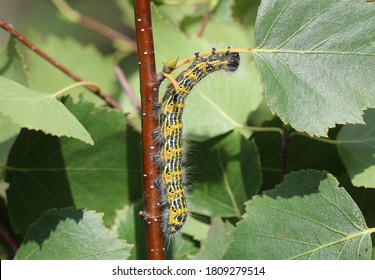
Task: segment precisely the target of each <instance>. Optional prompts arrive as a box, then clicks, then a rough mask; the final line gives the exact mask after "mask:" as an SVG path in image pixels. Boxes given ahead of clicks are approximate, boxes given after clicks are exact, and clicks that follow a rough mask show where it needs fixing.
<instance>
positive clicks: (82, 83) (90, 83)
mask: <svg viewBox="0 0 375 280" xmlns="http://www.w3.org/2000/svg"><path fill="white" fill-rule="evenodd" d="M87 85H90V86H93V87H96V88H97V89H98V90H99V91H100V87H99V86H98V85H97V84H95V83H92V82H86V81H82V82H78V83H74V84H72V85H69V86H67V87H64V88H63V89H60V90H59V91H57V92H55V93H53V94H50V95H46V96H43V97H39V98H38V99H45V98H53V99H55V98H58V97H59V96H60V95H63V94H64V93H66V92H68V91H70V90H72V89H75V88H78V87H83V86H87Z"/></svg>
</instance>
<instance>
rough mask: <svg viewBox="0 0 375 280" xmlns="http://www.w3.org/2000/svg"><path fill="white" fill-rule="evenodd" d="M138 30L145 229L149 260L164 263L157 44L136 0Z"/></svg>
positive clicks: (143, 2)
mask: <svg viewBox="0 0 375 280" xmlns="http://www.w3.org/2000/svg"><path fill="white" fill-rule="evenodd" d="M134 11H135V29H136V37H137V48H138V64H139V78H140V83H141V111H142V157H143V189H144V203H145V207H144V212H143V218H144V220H145V225H146V238H147V255H148V258H149V259H152V260H156V259H159V260H160V259H164V245H163V234H162V231H161V211H160V197H159V192H158V190H157V189H156V188H155V185H154V182H155V180H156V179H157V177H158V167H157V166H156V164H155V162H154V160H153V158H154V155H155V153H157V145H156V142H155V139H154V138H153V137H152V132H153V131H154V130H155V129H156V128H157V122H156V119H155V113H154V109H153V108H154V107H153V106H154V104H156V103H157V101H158V86H159V85H158V82H157V81H156V70H155V56H154V43H153V36H152V23H151V11H150V1H149V0H135V1H134Z"/></svg>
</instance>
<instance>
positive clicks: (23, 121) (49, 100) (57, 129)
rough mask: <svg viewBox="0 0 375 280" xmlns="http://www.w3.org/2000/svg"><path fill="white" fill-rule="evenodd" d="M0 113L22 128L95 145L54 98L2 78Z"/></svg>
mask: <svg viewBox="0 0 375 280" xmlns="http://www.w3.org/2000/svg"><path fill="white" fill-rule="evenodd" d="M0 112H1V113H3V114H4V115H6V116H8V117H9V118H10V119H11V121H12V122H13V123H15V124H17V125H19V126H21V127H25V128H28V129H35V130H41V131H43V132H44V133H48V134H52V135H56V136H67V137H73V138H76V139H79V140H81V141H83V142H85V143H88V144H91V145H93V144H94V142H93V140H92V138H91V136H90V134H89V133H88V132H87V130H86V129H85V128H84V127H83V126H82V124H81V123H80V122H79V121H78V120H77V119H76V118H75V117H74V116H73V115H72V114H71V113H70V112H69V110H68V109H66V107H65V106H64V105H63V104H62V103H61V102H60V101H58V100H57V99H56V98H55V97H54V95H45V94H42V93H39V92H36V91H33V90H30V89H28V88H25V87H24V86H22V85H20V84H18V83H16V82H13V81H11V80H8V79H6V78H4V77H1V76H0Z"/></svg>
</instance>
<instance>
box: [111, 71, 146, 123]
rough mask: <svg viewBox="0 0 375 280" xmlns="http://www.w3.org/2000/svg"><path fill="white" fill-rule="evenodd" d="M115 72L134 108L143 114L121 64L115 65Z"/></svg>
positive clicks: (139, 113)
mask: <svg viewBox="0 0 375 280" xmlns="http://www.w3.org/2000/svg"><path fill="white" fill-rule="evenodd" d="M115 74H116V77H117V79H118V81H119V82H120V85H121V87H122V89H123V90H124V91H125V93H126V94H127V95H128V97H129V99H130V103H131V104H132V105H133V107H134V109H136V110H137V113H138V115H139V116H141V106H140V105H139V102H138V100H137V97H136V96H135V93H134V91H133V89H132V88H131V86H130V84H129V81H128V79H127V78H126V76H125V74H124V72H123V71H122V70H121V68H120V67H119V66H116V67H115Z"/></svg>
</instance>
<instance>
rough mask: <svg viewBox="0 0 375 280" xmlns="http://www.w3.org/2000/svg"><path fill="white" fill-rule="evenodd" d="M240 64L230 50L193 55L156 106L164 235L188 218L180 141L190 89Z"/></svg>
mask: <svg viewBox="0 0 375 280" xmlns="http://www.w3.org/2000/svg"><path fill="white" fill-rule="evenodd" d="M239 64H240V56H239V53H237V52H231V51H230V48H228V50H227V51H225V52H223V53H219V52H217V51H216V49H215V48H213V49H212V52H211V54H210V55H208V56H201V55H200V54H199V53H195V58H194V59H193V61H192V62H191V63H190V64H188V66H187V67H186V69H185V70H183V71H182V72H181V73H180V74H179V75H178V76H177V77H176V79H175V80H176V83H174V84H172V83H171V84H169V85H168V86H167V88H166V91H165V94H164V96H163V98H162V100H161V102H160V103H159V104H158V105H157V106H156V110H157V117H158V124H159V126H158V129H157V130H156V131H154V133H153V137H154V138H155V139H156V142H157V143H158V145H159V153H158V154H157V155H156V156H155V162H156V163H157V165H158V167H159V177H158V179H157V180H156V182H155V185H156V186H157V187H158V189H159V193H160V195H161V199H162V205H163V208H164V211H163V216H162V220H163V223H162V224H163V233H164V234H166V235H172V234H175V233H177V232H178V231H179V230H180V229H181V228H182V226H183V225H184V223H185V222H186V219H187V216H188V214H189V209H188V206H187V199H186V193H187V187H186V185H187V184H186V169H185V166H184V165H185V159H184V158H185V147H184V143H183V140H182V138H183V137H182V133H183V123H182V115H183V111H184V108H185V99H186V97H187V96H188V95H189V94H190V92H191V90H192V89H193V87H194V86H195V85H196V84H197V83H198V82H199V81H201V80H202V79H203V78H205V77H207V75H209V74H210V73H213V72H216V71H219V70H224V71H227V72H233V71H236V70H237V68H238V67H239ZM176 85H177V86H176Z"/></svg>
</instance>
